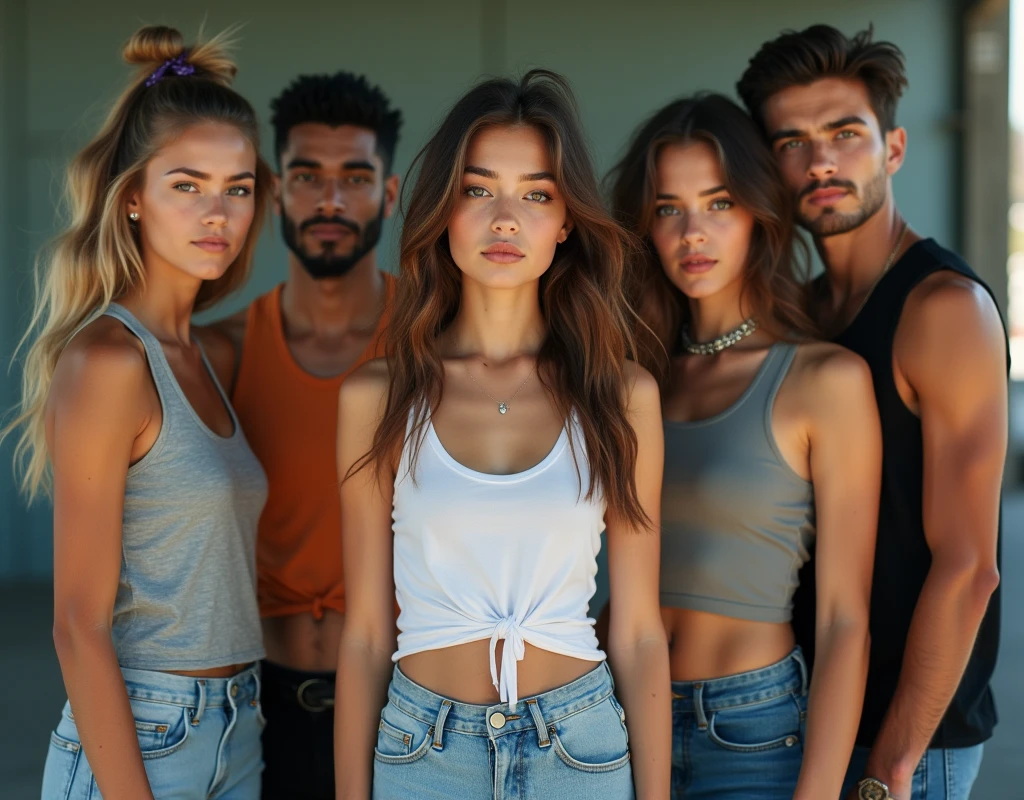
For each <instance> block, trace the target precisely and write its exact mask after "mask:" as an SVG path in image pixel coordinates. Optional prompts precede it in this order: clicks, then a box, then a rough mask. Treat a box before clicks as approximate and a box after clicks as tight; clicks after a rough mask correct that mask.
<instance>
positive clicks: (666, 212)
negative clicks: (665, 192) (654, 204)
mask: <svg viewBox="0 0 1024 800" xmlns="http://www.w3.org/2000/svg"><path fill="white" fill-rule="evenodd" d="M654 214H655V216H658V217H675V216H678V215H679V210H678V209H677V208H675V206H658V208H657V209H656V210H655V212H654Z"/></svg>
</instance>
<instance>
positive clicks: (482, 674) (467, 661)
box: [398, 639, 599, 705]
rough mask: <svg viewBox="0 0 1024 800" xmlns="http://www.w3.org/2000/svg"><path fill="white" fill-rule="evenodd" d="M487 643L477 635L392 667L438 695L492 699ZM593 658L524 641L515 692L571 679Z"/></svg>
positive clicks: (499, 653) (494, 691) (542, 689)
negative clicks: (588, 658) (589, 658)
mask: <svg viewBox="0 0 1024 800" xmlns="http://www.w3.org/2000/svg"><path fill="white" fill-rule="evenodd" d="M504 644H505V643H504V642H503V641H501V642H498V647H497V649H496V651H495V662H496V664H497V668H498V671H499V674H500V671H501V657H502V654H503V649H504V648H503V645H504ZM490 645H491V643H490V639H481V640H480V641H477V642H468V643H466V644H457V645H453V646H452V647H444V648H441V649H439V650H427V651H425V652H423V653H414V654H412V655H409V656H406V657H405V658H403V659H402V660H401V661H399V662H398V667H399V669H401V670H402V674H404V675H405V677H407V678H408V679H409V680H411V681H413V682H414V683H418V684H419V685H420V686H422V687H423V688H425V689H429V690H430V691H432V692H434V693H435V694H439V695H441V696H442V697H447V698H450V699H452V700H455V701H457V702H460V703H474V704H477V705H496V704H497V703H499V702H500V700H499V698H498V690H497V689H495V688H494V684H493V683H492V682H491V655H490V653H491V650H490ZM598 663H599V662H597V661H584V660H583V659H580V658H573V657H572V656H563V655H559V654H558V653H552V652H550V651H548V650H541V649H540V648H539V647H534V646H533V645H531V644H529V643H527V645H526V655H525V656H524V657H523V660H522V661H520V662H519V664H518V685H519V697H520V699H526V698H527V697H532V696H534V695H538V694H541V693H543V692H548V691H551V690H552V689H557V688H558V687H560V686H565V684H567V683H572V682H573V681H574V680H576V679H577V678H582V677H583V676H584V675H586V674H587V673H588V672H590V671H591V670H593V669H594V668H596V667H597V666H598Z"/></svg>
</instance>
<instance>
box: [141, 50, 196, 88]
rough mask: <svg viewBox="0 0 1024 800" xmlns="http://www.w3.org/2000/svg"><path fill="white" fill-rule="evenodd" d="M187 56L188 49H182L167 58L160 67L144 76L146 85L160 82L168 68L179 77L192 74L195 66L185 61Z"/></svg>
mask: <svg viewBox="0 0 1024 800" xmlns="http://www.w3.org/2000/svg"><path fill="white" fill-rule="evenodd" d="M187 58H188V50H183V51H182V52H180V53H179V54H178V55H176V56H175V57H174V58H169V59H167V61H165V62H164V63H163V64H161V65H160V68H159V69H157V71H156V72H154V73H153V74H152V75H150V76H149V77H148V78H146V86H153V85H155V84H157V83H160V81H162V80H163V79H164V77H165V76H166V75H167V71H168V70H170V71H171V72H173V73H174V74H175V75H177V76H178V77H179V78H181V77H184V76H185V75H192V74H194V73H195V71H196V68H195V67H193V66H192V65H191V64H189V63H188V61H186V59H187Z"/></svg>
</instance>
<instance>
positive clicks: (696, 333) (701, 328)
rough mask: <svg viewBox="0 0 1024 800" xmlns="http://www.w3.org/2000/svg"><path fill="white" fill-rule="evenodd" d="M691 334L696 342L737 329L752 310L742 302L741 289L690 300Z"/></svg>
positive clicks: (691, 337) (711, 339)
mask: <svg viewBox="0 0 1024 800" xmlns="http://www.w3.org/2000/svg"><path fill="white" fill-rule="evenodd" d="M689 306H690V322H689V331H688V333H689V336H690V339H691V341H694V342H701V343H706V342H711V341H714V340H715V339H717V338H718V337H719V336H721V335H722V334H725V333H729V332H730V331H734V330H736V328H738V327H739V326H740V325H741V324H742V323H743V322H744V321H745V320H746V319H747V318H748V317H749V316H750V312H749V310H748V309H747V308H745V307H744V305H743V303H742V302H741V297H740V293H739V291H729V290H727V289H726V290H723V291H721V292H716V293H715V294H713V295H711V296H710V297H700V298H696V299H693V298H691V299H690V301H689Z"/></svg>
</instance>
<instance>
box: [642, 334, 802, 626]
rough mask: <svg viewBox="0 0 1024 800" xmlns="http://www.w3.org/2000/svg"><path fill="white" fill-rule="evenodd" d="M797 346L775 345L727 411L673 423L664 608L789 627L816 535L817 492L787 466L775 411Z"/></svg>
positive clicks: (664, 507)
mask: <svg viewBox="0 0 1024 800" xmlns="http://www.w3.org/2000/svg"><path fill="white" fill-rule="evenodd" d="M795 355H796V345H794V344H789V343H777V344H775V345H773V346H772V348H771V349H770V350H769V351H768V355H767V356H766V357H765V359H764V362H763V363H762V364H761V367H760V368H759V369H758V371H757V374H756V375H755V376H754V380H753V381H752V382H751V384H750V386H749V387H747V389H746V391H745V392H744V393H743V394H742V395H741V396H740V398H739V399H738V400H737V401H736V402H735V403H734V404H733V405H731V406H730V407H729V408H727V409H726V410H725V411H722V412H721V413H719V414H716V415H715V416H713V417H710V418H708V419H704V420H697V421H694V422H670V421H668V420H666V421H665V477H664V483H663V488H662V498H661V518H662V534H661V587H660V588H661V604H662V605H663V606H668V607H673V608H689V609H693V610H696V611H708V612H711V613H713V614H721V615H723V616H727V617H735V618H738V619H744V620H753V621H755V622H788V621H789V620H790V617H791V616H792V607H793V604H792V599H793V592H794V591H796V587H797V573H798V571H799V569H800V567H801V566H803V564H804V562H805V561H807V559H808V557H809V548H810V546H811V542H812V540H813V537H814V533H815V517H814V490H813V487H812V485H811V483H810V482H808V481H805V480H804V479H803V478H801V477H800V476H799V475H797V474H796V473H795V472H794V471H793V470H792V468H791V467H790V466H789V465H788V464H786V462H785V460H784V459H783V457H782V454H781V453H780V452H779V448H778V445H777V444H776V442H775V436H774V435H773V433H772V408H773V406H774V405H775V396H776V395H777V394H778V391H779V387H780V386H781V385H782V382H783V380H785V377H786V374H787V373H788V372H789V367H790V365H791V364H792V363H793V357H794V356H795Z"/></svg>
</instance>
